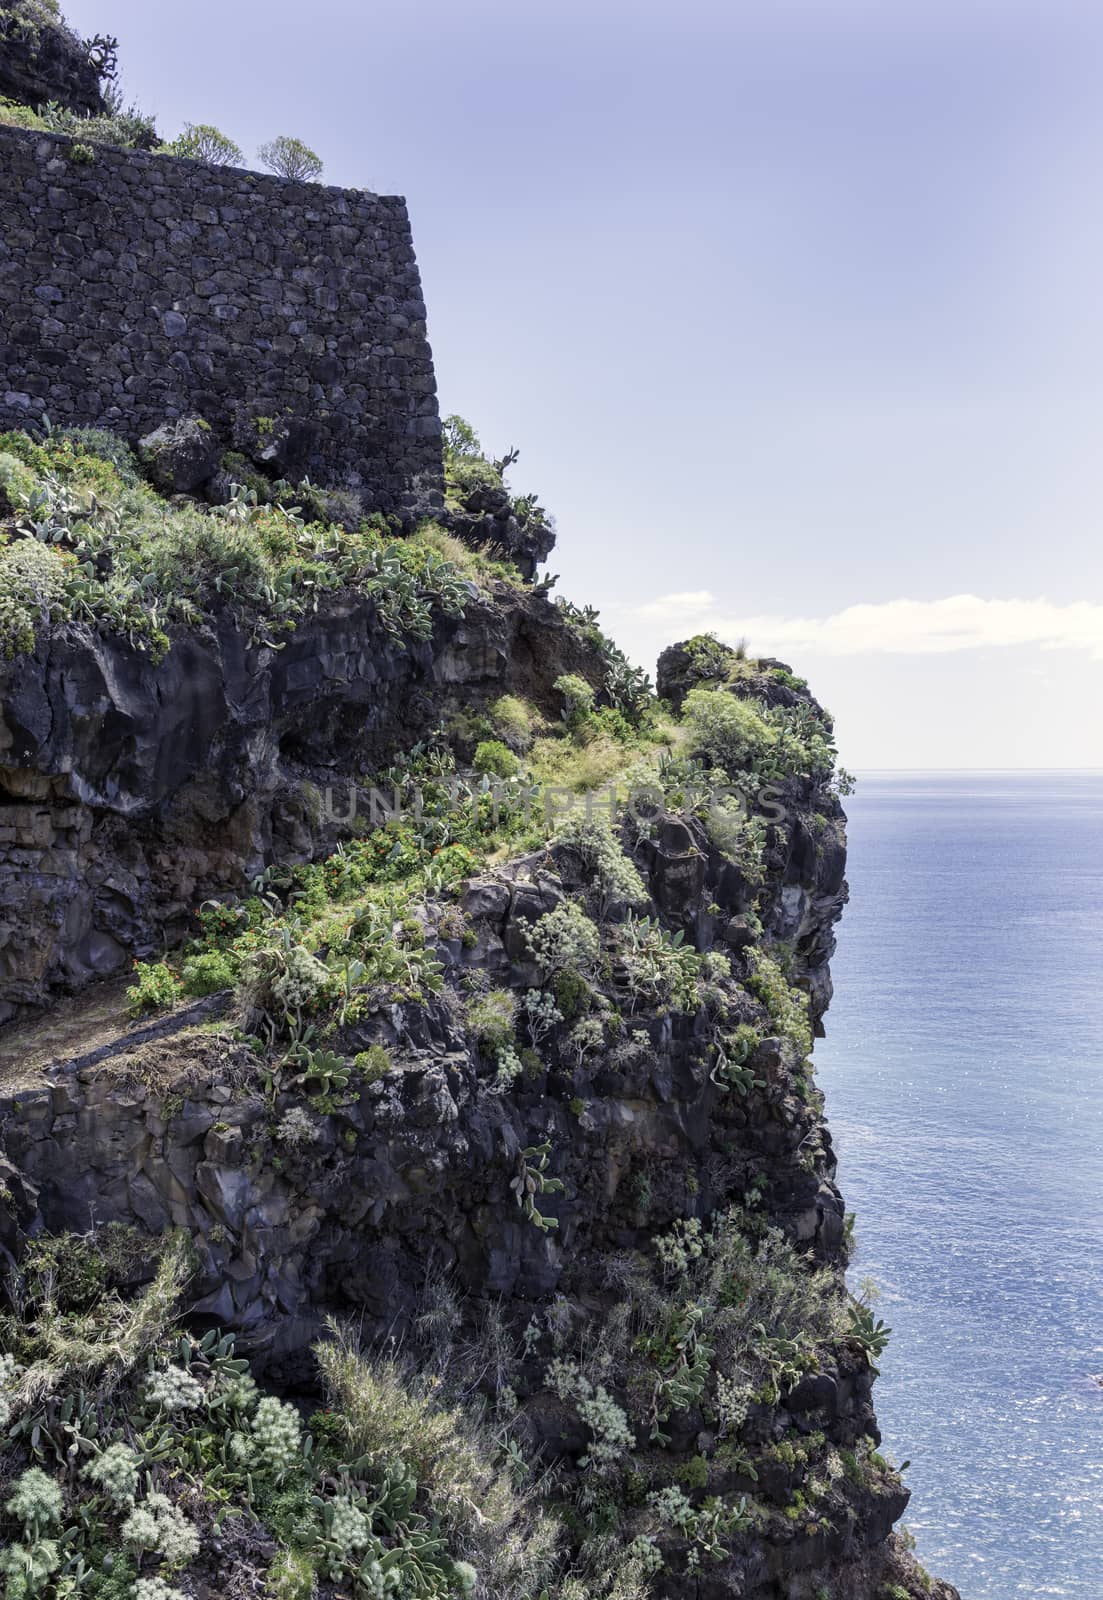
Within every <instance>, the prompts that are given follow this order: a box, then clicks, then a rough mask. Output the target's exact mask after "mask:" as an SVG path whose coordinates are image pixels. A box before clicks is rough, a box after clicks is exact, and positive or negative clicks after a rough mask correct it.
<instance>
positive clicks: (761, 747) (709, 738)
mask: <svg viewBox="0 0 1103 1600" xmlns="http://www.w3.org/2000/svg"><path fill="white" fill-rule="evenodd" d="M685 719H686V722H687V723H688V725H689V749H690V753H691V755H694V756H697V757H698V758H699V759H701V760H702V761H704V762H705V763H706V764H707V765H709V766H713V767H722V768H723V769H724V771H725V772H726V773H728V774H729V776H734V775H735V774H736V773H738V772H743V771H747V770H753V769H754V768H755V767H757V765H758V764H759V762H760V761H761V760H762V758H763V757H765V756H766V755H767V754H768V753H769V752H770V751H771V750H772V748H773V746H774V745H775V744H776V743H777V732H776V730H775V729H774V728H773V727H771V725H770V724H769V723H768V722H767V721H766V719H765V718H764V717H763V716H761V715H760V714H759V713H758V712H757V711H756V710H755V709H754V707H753V706H750V705H748V703H747V702H746V701H745V700H740V699H739V698H738V696H737V695H734V694H729V693H728V692H727V691H726V690H724V689H691V690H690V691H689V693H688V694H687V695H686V699H685Z"/></svg>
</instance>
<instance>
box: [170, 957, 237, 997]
mask: <svg viewBox="0 0 1103 1600" xmlns="http://www.w3.org/2000/svg"><path fill="white" fill-rule="evenodd" d="M239 971H240V967H239V963H238V962H237V961H235V960H234V959H233V958H232V957H231V956H230V955H228V954H227V952H226V951H224V950H208V951H205V952H203V953H202V954H200V955H195V956H189V957H188V959H187V960H186V961H185V962H184V965H183V967H182V968H181V972H180V979H181V984H182V986H183V989H184V993H185V994H194V995H205V994H221V992H222V991H223V990H224V989H232V988H233V987H234V985H235V984H236V983H237V980H238V974H239Z"/></svg>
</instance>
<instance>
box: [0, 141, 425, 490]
mask: <svg viewBox="0 0 1103 1600" xmlns="http://www.w3.org/2000/svg"><path fill="white" fill-rule="evenodd" d="M246 396H248V397H249V398H248V401H247V402H245V401H244V399H243V397H246ZM183 415H198V416H201V417H203V418H204V419H205V420H206V421H207V422H209V423H210V424H211V425H212V427H213V428H214V429H215V430H216V432H217V433H218V434H219V435H220V436H221V437H222V439H224V440H225V443H226V445H227V447H231V446H232V445H234V444H235V443H242V442H245V441H246V440H247V439H248V440H249V441H250V442H252V443H253V444H254V445H255V444H256V442H257V435H258V434H259V435H260V437H261V440H262V441H263V436H264V434H265V433H266V432H270V433H271V434H272V436H273V438H276V439H278V440H279V441H280V446H281V449H282V450H283V452H284V455H283V458H282V459H277V460H276V462H275V465H276V466H278V467H280V468H281V469H282V468H286V469H287V475H288V476H300V477H301V476H303V475H308V476H310V477H311V478H312V479H313V480H314V481H315V482H318V483H322V484H326V485H327V486H331V487H346V488H350V489H354V490H356V491H357V492H358V493H359V494H360V497H361V500H362V501H363V504H364V506H365V509H368V510H386V511H391V510H399V511H404V512H412V511H416V510H419V509H423V508H424V509H431V508H432V507H433V506H434V504H435V503H436V501H437V498H438V497H439V493H440V485H441V448H440V419H439V414H438V409H437V401H436V385H435V380H434V375H433V363H432V355H431V352H430V349H429V345H428V342H427V339H426V328H425V303H424V300H423V298H422V292H421V283H420V278H419V274H418V269H417V262H416V260H415V257H414V250H413V244H412V241H411V235H410V224H409V218H408V216H407V211H406V204H405V201H404V200H402V199H401V198H398V197H396V196H389V195H374V194H368V193H365V192H362V191H360V190H355V189H335V188H327V187H323V186H321V185H318V184H303V183H291V182H287V181H285V180H283V179H280V178H275V177H269V176H266V175H262V174H259V173H254V172H243V171H240V170H237V169H230V168H225V167H210V166H207V165H204V164H203V163H201V162H194V161H181V160H176V159H171V158H167V157H162V156H153V155H148V154H145V153H144V152H140V151H132V150H116V149H110V148H106V147H103V146H99V147H97V148H96V149H95V151H94V155H93V159H92V160H91V161H88V160H87V150H86V149H85V147H81V146H79V145H75V144H74V143H73V142H72V141H71V140H69V139H66V138H62V137H56V136H47V135H42V134H36V133H26V132H23V131H22V130H17V129H11V128H0V428H5V427H24V428H25V427H27V426H29V425H31V424H32V423H34V422H36V421H40V420H41V418H42V417H43V416H48V417H49V419H50V421H51V422H52V423H53V425H54V426H55V427H57V426H62V425H85V426H100V427H105V428H110V429H112V430H113V431H114V432H116V433H120V434H122V435H123V436H124V437H127V438H130V439H138V438H139V437H141V436H142V435H143V434H146V433H148V432H150V431H151V430H152V429H154V428H156V427H157V426H158V425H159V424H161V423H162V422H164V421H165V419H166V418H169V417H175V416H183Z"/></svg>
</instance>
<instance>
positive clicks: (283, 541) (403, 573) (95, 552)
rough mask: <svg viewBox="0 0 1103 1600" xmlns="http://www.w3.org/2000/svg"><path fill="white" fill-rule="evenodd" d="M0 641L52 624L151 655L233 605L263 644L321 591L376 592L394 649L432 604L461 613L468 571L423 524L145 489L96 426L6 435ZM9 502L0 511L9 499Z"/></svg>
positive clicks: (240, 493) (1, 476)
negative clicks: (307, 514)
mask: <svg viewBox="0 0 1103 1600" xmlns="http://www.w3.org/2000/svg"><path fill="white" fill-rule="evenodd" d="M0 496H2V501H0V540H2V541H3V542H2V544H0V650H3V651H4V653H6V654H7V655H9V656H11V655H15V654H19V653H22V652H25V651H27V650H30V649H32V648H33V645H34V637H35V634H36V632H37V631H38V630H39V629H40V628H41V627H42V626H44V625H45V624H46V623H47V622H49V621H53V622H59V621H69V622H73V623H80V624H84V625H86V626H92V627H101V628H104V629H107V630H110V631H112V632H117V633H122V634H125V635H126V636H127V637H128V638H129V640H130V642H131V643H132V644H133V645H134V646H135V647H136V648H138V649H141V650H145V651H147V652H149V654H151V655H152V656H153V658H154V659H155V660H156V659H159V658H160V657H161V656H163V655H164V653H165V652H166V650H167V649H168V645H169V629H170V628H171V626H172V625H173V624H182V625H194V624H195V623H196V622H198V621H199V620H200V618H201V617H202V616H203V615H204V614H209V613H211V612H214V611H222V612H227V611H228V612H229V613H230V614H231V615H233V616H234V617H235V618H236V619H237V620H238V621H239V622H240V623H241V624H242V625H243V626H246V627H248V628H249V629H250V630H251V631H252V634H253V636H254V638H255V639H257V640H264V641H267V642H272V643H275V644H276V645H278V643H279V641H280V639H281V636H283V635H285V634H286V633H287V632H288V631H290V630H291V629H293V628H294V626H295V624H296V622H297V621H298V620H299V619H300V618H301V617H303V616H305V615H307V614H309V613H310V612H312V611H314V610H316V609H317V607H318V605H319V604H320V603H321V601H322V599H323V598H324V596H325V595H327V594H329V593H332V592H334V591H338V590H354V591H356V592H358V593H360V594H362V595H363V596H364V597H365V598H368V599H370V600H372V601H373V602H374V604H375V606H376V609H377V614H378V619H379V624H380V626H381V627H382V628H383V629H384V630H385V631H386V632H387V633H389V634H390V635H391V637H392V638H393V639H394V641H395V643H396V644H398V645H401V644H403V642H404V641H405V640H407V639H409V638H415V639H417V638H426V637H428V635H429V634H430V632H431V631H432V625H433V616H434V614H435V613H443V614H445V615H451V616H458V615H461V614H462V610H463V605H464V602H465V601H466V599H467V598H468V595H469V591H468V589H467V588H466V583H467V582H468V581H470V580H469V578H467V577H461V574H460V572H459V571H458V570H457V569H456V568H455V567H454V566H452V565H451V564H450V563H449V562H447V561H445V560H443V559H442V558H441V557H440V555H439V554H438V553H437V551H436V550H435V549H434V548H433V541H432V534H431V532H430V533H429V534H428V535H427V536H414V537H412V538H408V539H396V538H394V537H392V536H391V535H390V533H389V531H388V529H387V527H386V523H385V519H382V518H379V517H375V518H369V519H364V520H361V522H360V524H359V526H358V528H357V529H356V530H355V531H352V532H350V531H349V530H348V529H346V528H344V527H341V526H339V525H335V524H332V523H323V522H317V521H313V522H307V521H306V520H304V518H303V517H302V515H301V514H300V512H299V509H298V508H297V507H296V506H294V505H291V506H283V505H277V506H273V505H264V504H261V503H260V502H259V501H258V499H257V497H256V495H255V494H254V493H253V492H252V491H250V490H248V489H244V488H239V489H238V490H237V491H236V492H235V494H234V496H233V498H232V499H231V501H230V503H229V504H228V505H225V506H217V507H213V508H202V507H200V506H199V505H197V504H184V503H175V502H168V501H165V500H164V499H162V498H161V497H159V496H158V495H157V494H155V493H154V491H153V490H152V489H150V488H149V487H147V486H146V485H144V484H142V483H141V482H140V481H139V479H138V476H137V472H136V469H135V467H134V463H133V458H132V457H131V456H130V453H129V451H127V449H126V447H125V445H123V444H122V442H121V441H118V440H111V439H110V438H109V437H107V436H105V435H103V434H102V433H100V432H97V431H95V430H71V431H67V432H63V433H58V434H53V433H51V434H48V435H47V436H46V437H45V438H44V439H43V440H42V441H41V442H40V443H35V442H34V441H32V440H31V438H30V437H29V436H28V435H26V434H23V433H8V434H0ZM4 506H6V507H7V508H8V510H7V513H6V515H5V513H4V510H3V507H4Z"/></svg>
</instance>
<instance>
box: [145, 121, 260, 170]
mask: <svg viewBox="0 0 1103 1600" xmlns="http://www.w3.org/2000/svg"><path fill="white" fill-rule="evenodd" d="M158 154H159V155H162V154H163V155H171V156H183V157H185V158H186V159H187V160H189V161H206V162H207V164H208V165H209V166H212V167H240V166H241V164H242V163H243V161H244V160H245V157H244V156H243V155H242V153H241V150H240V149H239V148H238V146H237V145H236V144H235V143H234V141H233V140H232V139H228V138H227V137H226V135H225V134H224V133H222V132H220V131H219V129H218V128H214V127H212V126H211V124H210V123H209V122H199V123H195V122H186V123H185V124H184V131H183V133H180V134H177V136H176V138H175V139H174V140H173V141H172V143H171V144H166V145H162V146H161V147H160V150H159V151H158Z"/></svg>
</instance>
